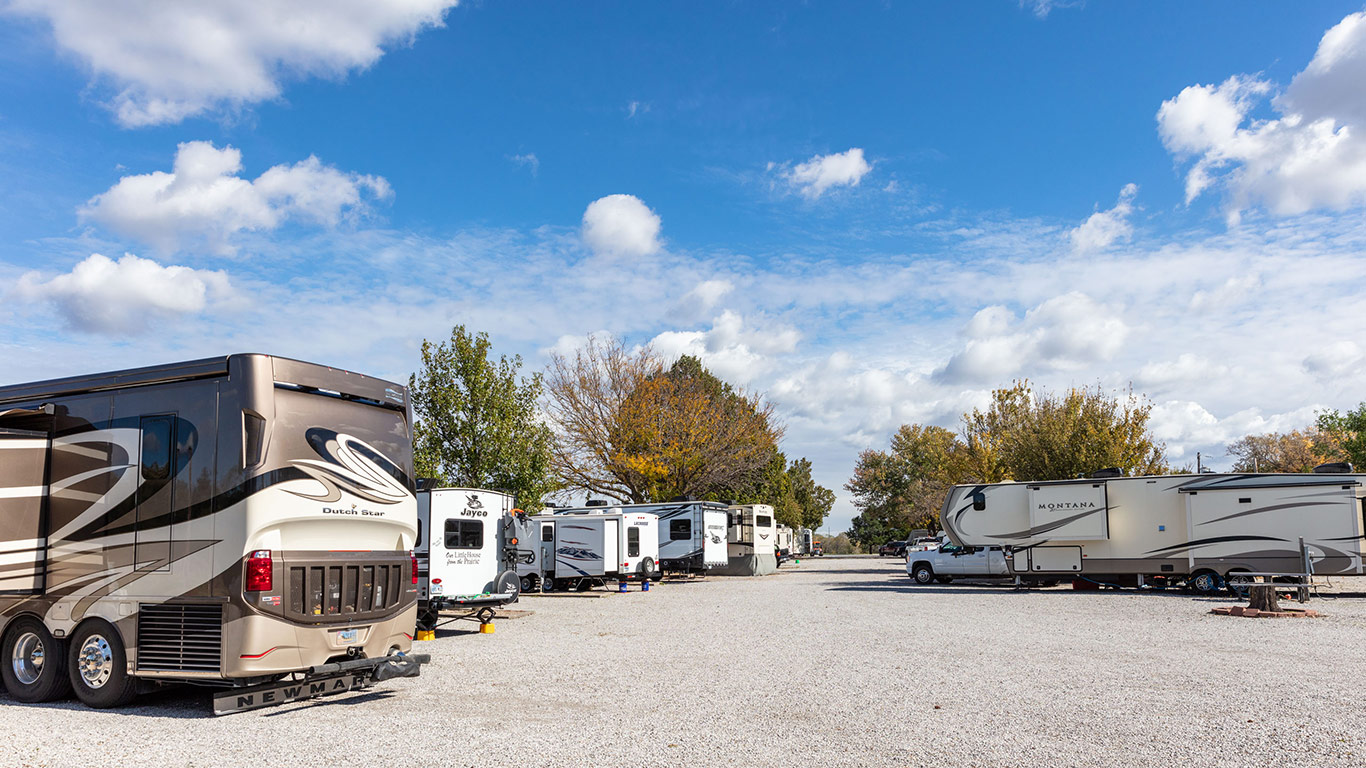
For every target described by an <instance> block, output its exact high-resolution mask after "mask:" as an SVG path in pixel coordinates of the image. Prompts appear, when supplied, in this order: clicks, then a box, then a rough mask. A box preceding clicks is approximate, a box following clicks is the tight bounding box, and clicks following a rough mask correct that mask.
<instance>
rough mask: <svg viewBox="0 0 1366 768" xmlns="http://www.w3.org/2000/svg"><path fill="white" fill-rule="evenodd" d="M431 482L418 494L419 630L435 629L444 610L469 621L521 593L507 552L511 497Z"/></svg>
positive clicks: (493, 492) (425, 482) (424, 481)
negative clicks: (506, 542)
mask: <svg viewBox="0 0 1366 768" xmlns="http://www.w3.org/2000/svg"><path fill="white" fill-rule="evenodd" d="M429 482H431V481H427V480H423V481H422V482H421V485H420V487H419V488H418V492H417V521H418V522H417V529H418V535H417V545H416V547H415V554H416V555H417V577H418V578H417V581H418V591H417V626H418V629H435V628H436V625H437V622H438V620H439V618H440V612H441V611H443V610H456V611H464V612H465V613H466V615H470V614H473V613H476V612H479V611H484V610H485V609H492V608H496V607H498V606H500V605H504V604H507V603H510V602H512V601H514V600H516V599H517V594H518V592H519V591H520V590H519V589H518V577H517V573H516V571H515V570H514V569H513V568H512V567H511V563H509V562H508V560H507V558H506V557H505V547H504V540H505V537H506V535H507V529H508V528H510V526H511V521H512V517H511V515H512V497H511V496H509V495H507V494H506V493H498V492H497V491H485V490H480V489H477V488H428V487H423V486H425V485H426V484H427V483H429ZM488 614H489V615H491V614H492V611H491V610H490V611H488Z"/></svg>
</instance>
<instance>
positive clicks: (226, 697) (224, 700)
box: [213, 653, 431, 715]
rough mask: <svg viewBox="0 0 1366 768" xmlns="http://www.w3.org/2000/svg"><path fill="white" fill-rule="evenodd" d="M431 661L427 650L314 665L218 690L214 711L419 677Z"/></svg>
mask: <svg viewBox="0 0 1366 768" xmlns="http://www.w3.org/2000/svg"><path fill="white" fill-rule="evenodd" d="M429 661H431V656H428V655H427V654H425V653H419V654H414V655H411V656H410V655H405V654H395V655H393V656H384V657H381V658H376V659H348V660H346V661H339V662H332V663H329V664H320V665H318V666H315V667H310V668H309V670H308V671H307V672H306V673H305V674H304V676H303V678H302V679H300V680H292V681H289V682H274V683H265V684H262V685H253V686H244V687H241V688H234V689H232V690H229V691H224V692H222V693H218V694H215V695H214V697H213V713H214V714H215V715H227V714H231V713H233V712H245V711H247V710H251V709H259V708H261V707H273V706H276V705H278V704H286V703H289V702H291V701H300V700H303V699H311V698H314V697H317V696H329V695H332V694H336V693H345V692H347V691H354V690H359V689H361V688H366V687H369V686H371V685H373V684H375V683H380V682H383V681H385V680H392V679H394V678H396V677H417V676H418V675H420V674H421V673H422V665H423V664H426V663H427V662H429Z"/></svg>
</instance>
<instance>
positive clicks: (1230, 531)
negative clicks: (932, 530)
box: [940, 472, 1366, 592]
mask: <svg viewBox="0 0 1366 768" xmlns="http://www.w3.org/2000/svg"><path fill="white" fill-rule="evenodd" d="M1098 474H1099V473H1098ZM1362 479H1363V476H1362V475H1354V474H1335V473H1331V472H1316V473H1313V474H1308V473H1306V474H1200V475H1159V476H1152V477H1092V478H1084V479H1078V480H1062V481H1056V482H1034V483H994V484H987V485H959V486H955V487H954V488H953V489H952V490H951V491H950V492H949V494H948V497H947V498H946V499H945V502H944V508H943V512H942V514H941V517H940V520H941V523H942V524H943V527H944V530H945V531H946V532H947V533H948V535H949V536H950V537H952V538H953V540H954V541H956V542H958V543H959V544H962V545H965V546H988V545H1003V546H1006V547H1007V548H1008V549H1009V550H1010V561H1011V571H1012V573H1014V574H1017V575H1024V574H1032V575H1035V576H1044V575H1047V576H1053V577H1059V576H1067V575H1072V576H1081V577H1083V578H1088V579H1092V580H1095V581H1102V582H1105V581H1111V580H1113V581H1118V582H1121V583H1135V582H1137V581H1139V580H1149V579H1154V578H1155V579H1157V580H1165V581H1168V582H1182V581H1184V582H1186V583H1187V584H1188V586H1190V587H1191V588H1192V589H1194V590H1195V591H1198V592H1209V591H1213V590H1215V589H1217V588H1218V586H1219V580H1220V579H1221V578H1223V579H1227V578H1228V576H1229V574H1230V573H1237V572H1254V573H1283V574H1297V573H1304V565H1305V564H1304V562H1303V555H1302V554H1301V551H1300V545H1299V541H1300V539H1301V538H1303V539H1304V543H1305V546H1306V548H1307V550H1308V554H1309V560H1310V563H1311V565H1312V568H1313V571H1314V573H1318V574H1361V573H1363V572H1366V571H1363V564H1362V544H1363V534H1366V500H1364V499H1363V496H1364V495H1366V493H1364V492H1363V484H1362Z"/></svg>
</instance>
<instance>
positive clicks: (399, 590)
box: [289, 561, 411, 619]
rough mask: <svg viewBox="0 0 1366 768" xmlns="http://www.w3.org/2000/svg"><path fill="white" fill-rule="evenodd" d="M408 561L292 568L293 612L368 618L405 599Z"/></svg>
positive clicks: (291, 597) (320, 615)
mask: <svg viewBox="0 0 1366 768" xmlns="http://www.w3.org/2000/svg"><path fill="white" fill-rule="evenodd" d="M410 568H411V565H410V563H409V562H407V561H403V562H398V563H384V564H379V563H377V564H368V563H367V564H356V565H351V564H340V565H331V564H326V565H291V566H290V568H289V612H290V613H291V614H294V615H295V616H300V617H304V618H308V617H321V618H324V619H325V618H329V617H335V618H345V617H356V618H364V617H365V616H366V615H367V614H373V613H377V612H384V611H387V610H389V609H391V608H393V607H394V606H395V605H397V604H399V603H400V602H401V601H402V600H403V587H404V581H403V580H404V578H405V577H407V578H409V579H411V576H410V574H409V573H408V571H409V569H410Z"/></svg>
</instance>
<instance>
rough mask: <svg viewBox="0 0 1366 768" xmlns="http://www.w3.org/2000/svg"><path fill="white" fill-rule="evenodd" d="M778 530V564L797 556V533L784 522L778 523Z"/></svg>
mask: <svg viewBox="0 0 1366 768" xmlns="http://www.w3.org/2000/svg"><path fill="white" fill-rule="evenodd" d="M776 531H777V532H776V534H775V537H776V540H777V547H778V565H782V564H783V563H785V562H787V561H788V560H791V559H792V558H794V557H796V556H797V534H796V531H793V530H792V529H791V528H789V527H787V526H786V525H783V524H782V523H778V526H777V528H776Z"/></svg>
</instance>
